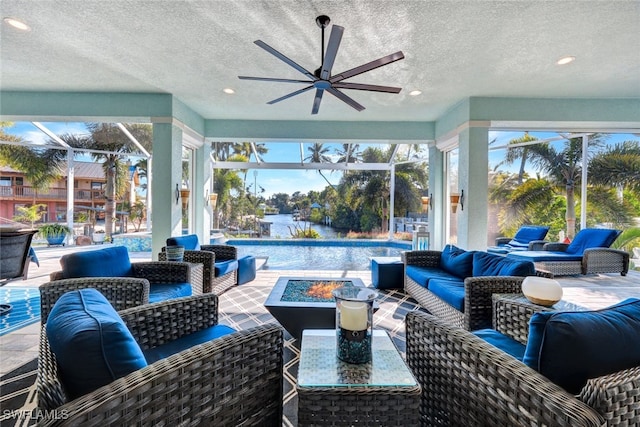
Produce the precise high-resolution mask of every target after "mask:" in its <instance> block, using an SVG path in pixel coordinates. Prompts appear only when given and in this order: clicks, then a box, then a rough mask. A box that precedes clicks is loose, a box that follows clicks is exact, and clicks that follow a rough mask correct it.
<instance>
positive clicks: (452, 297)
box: [429, 279, 464, 313]
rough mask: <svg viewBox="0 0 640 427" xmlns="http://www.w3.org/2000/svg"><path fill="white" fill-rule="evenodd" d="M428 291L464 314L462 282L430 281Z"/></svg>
mask: <svg viewBox="0 0 640 427" xmlns="http://www.w3.org/2000/svg"><path fill="white" fill-rule="evenodd" d="M429 291H430V292H432V293H433V294H434V295H436V296H437V297H439V298H440V299H441V300H442V301H444V302H446V303H447V304H449V305H450V306H451V307H453V308H455V309H456V310H458V311H460V312H462V313H464V282H463V281H459V282H453V281H451V280H442V279H431V280H430V281H429Z"/></svg>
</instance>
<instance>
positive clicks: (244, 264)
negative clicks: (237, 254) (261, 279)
mask: <svg viewBox="0 0 640 427" xmlns="http://www.w3.org/2000/svg"><path fill="white" fill-rule="evenodd" d="M255 278H256V257H254V256H253V255H246V256H243V257H242V258H240V259H238V285H243V284H245V283H247V282H250V281H252V280H253V279H255Z"/></svg>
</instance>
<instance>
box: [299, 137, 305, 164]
mask: <svg viewBox="0 0 640 427" xmlns="http://www.w3.org/2000/svg"><path fill="white" fill-rule="evenodd" d="M300 164H301V165H304V150H303V144H302V142H301V143H300Z"/></svg>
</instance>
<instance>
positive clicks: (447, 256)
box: [440, 245, 474, 279]
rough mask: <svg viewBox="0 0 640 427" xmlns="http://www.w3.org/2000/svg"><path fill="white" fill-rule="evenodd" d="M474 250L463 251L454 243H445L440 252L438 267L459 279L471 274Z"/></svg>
mask: <svg viewBox="0 0 640 427" xmlns="http://www.w3.org/2000/svg"><path fill="white" fill-rule="evenodd" d="M473 254H474V251H465V250H464V249H460V248H458V247H456V246H454V245H447V246H445V247H444V249H443V250H442V253H441V254H440V268H442V269H443V270H444V271H446V272H447V273H449V274H452V275H454V276H456V277H459V278H460V279H465V278H467V277H469V276H471V272H472V270H473Z"/></svg>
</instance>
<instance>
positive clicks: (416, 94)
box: [409, 90, 422, 96]
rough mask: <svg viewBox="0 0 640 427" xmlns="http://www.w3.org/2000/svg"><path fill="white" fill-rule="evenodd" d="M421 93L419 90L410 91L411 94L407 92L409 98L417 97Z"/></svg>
mask: <svg viewBox="0 0 640 427" xmlns="http://www.w3.org/2000/svg"><path fill="white" fill-rule="evenodd" d="M421 94H422V91H421V90H412V91H411V92H409V95H411V96H418V95H421Z"/></svg>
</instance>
